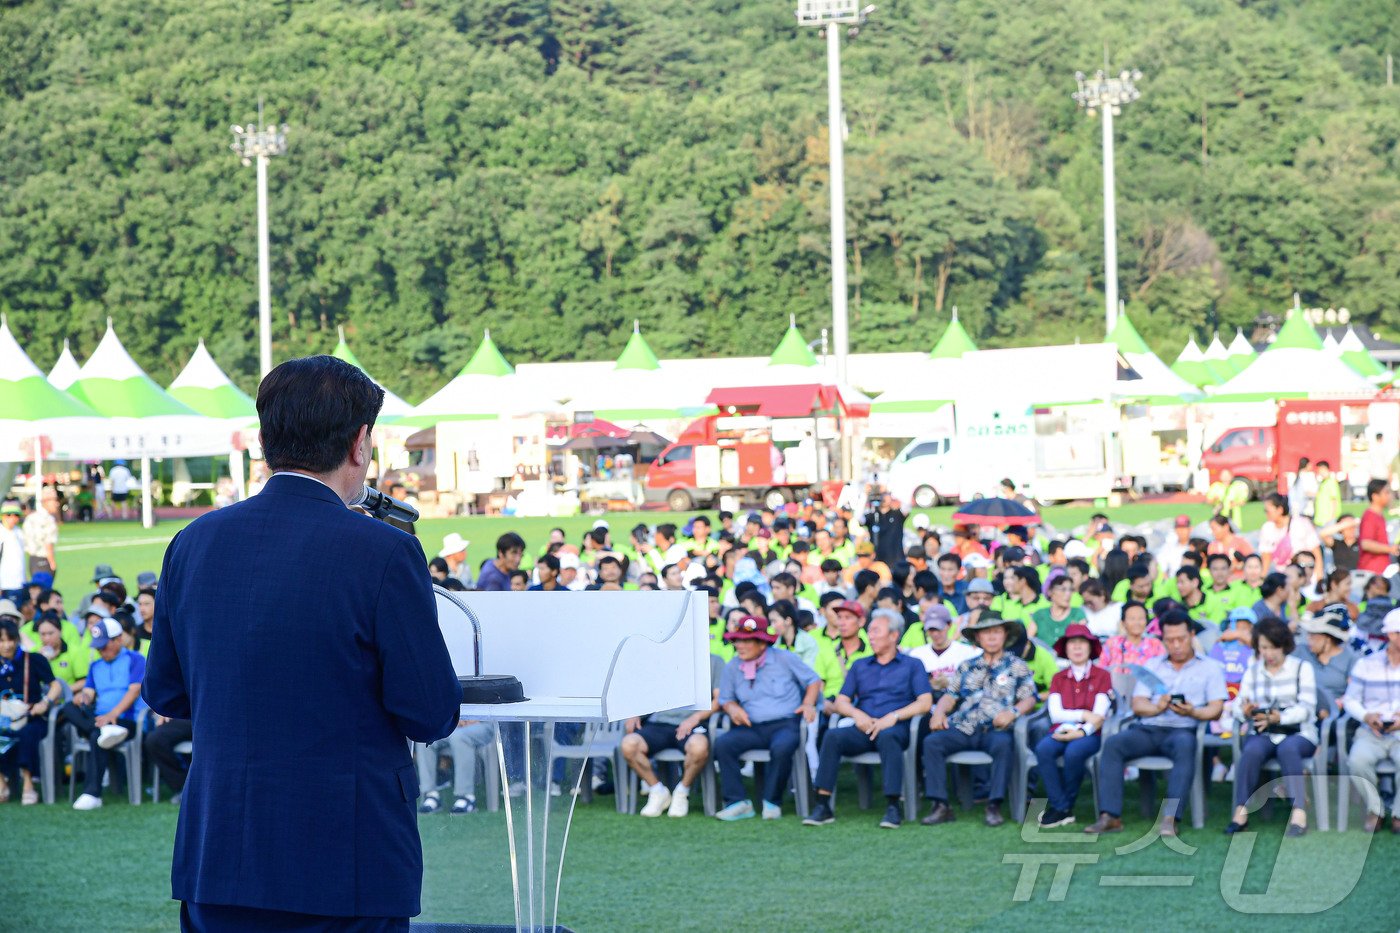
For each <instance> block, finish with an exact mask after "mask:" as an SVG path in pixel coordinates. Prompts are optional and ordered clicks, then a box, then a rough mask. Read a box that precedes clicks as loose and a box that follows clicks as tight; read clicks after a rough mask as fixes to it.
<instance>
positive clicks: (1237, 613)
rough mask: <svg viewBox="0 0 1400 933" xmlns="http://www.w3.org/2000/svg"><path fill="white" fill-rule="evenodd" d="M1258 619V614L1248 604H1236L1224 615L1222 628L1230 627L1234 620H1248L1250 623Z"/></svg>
mask: <svg viewBox="0 0 1400 933" xmlns="http://www.w3.org/2000/svg"><path fill="white" fill-rule="evenodd" d="M1258 621H1259V615H1258V613H1256V612H1255V611H1254V610H1253V609H1251V608H1249V607H1248V606H1238V607H1236V608H1234V609H1231V610H1230V614H1229V615H1228V616H1226V617H1225V624H1224V625H1222V626H1221V628H1222V629H1227V628H1231V627H1233V626H1234V624H1235V623H1236V622H1248V623H1249V624H1250V625H1253V624H1255V623H1256V622H1258Z"/></svg>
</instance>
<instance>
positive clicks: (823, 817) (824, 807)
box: [802, 797, 836, 826]
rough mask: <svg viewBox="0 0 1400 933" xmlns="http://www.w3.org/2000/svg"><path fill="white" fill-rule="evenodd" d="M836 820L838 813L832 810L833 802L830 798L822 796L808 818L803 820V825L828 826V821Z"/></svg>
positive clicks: (833, 821)
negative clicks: (831, 802)
mask: <svg viewBox="0 0 1400 933" xmlns="http://www.w3.org/2000/svg"><path fill="white" fill-rule="evenodd" d="M835 822H836V814H835V813H832V812H831V804H830V802H829V801H828V798H826V797H822V798H821V799H820V800H818V801H817V805H816V806H815V807H813V808H812V810H811V812H810V813H808V814H807V818H806V819H805V820H803V821H802V825H803V826H826V825H827V824H828V823H835Z"/></svg>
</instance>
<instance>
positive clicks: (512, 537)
mask: <svg viewBox="0 0 1400 933" xmlns="http://www.w3.org/2000/svg"><path fill="white" fill-rule="evenodd" d="M523 550H525V539H524V538H522V537H520V535H518V534H516V533H515V532H513V531H507V532H506V533H505V534H503V535H501V536H500V537H499V538H497V539H496V556H497V557H500V556H501V555H503V554H505V553H507V552H509V551H523Z"/></svg>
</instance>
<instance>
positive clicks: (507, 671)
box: [413, 589, 710, 933]
mask: <svg viewBox="0 0 1400 933" xmlns="http://www.w3.org/2000/svg"><path fill="white" fill-rule="evenodd" d="M436 596H437V606H438V621H439V623H440V624H441V626H442V632H443V637H444V639H445V640H446V642H447V648H448V650H449V652H451V654H452V660H453V664H454V666H455V668H456V670H457V673H458V676H459V677H460V678H463V680H464V690H466V691H467V692H470V691H471V687H470V686H469V684H470V683H471V682H472V681H474V680H476V679H477V675H481V674H485V675H511V676H513V677H515V678H518V680H519V682H520V687H521V688H523V690H522V692H523V694H524V697H525V699H523V700H517V701H515V702H483V703H465V702H464V703H463V705H462V712H461V718H462V720H463V721H467V722H482V723H486V724H489V726H490V741H489V742H488V743H487V744H486V745H484V746H483V747H481V748H480V749H478V750H475V752H474V753H475V755H476V760H473V761H463V762H458V761H456V760H455V758H454V760H453V761H452V767H453V768H454V769H458V768H462V767H464V766H465V767H469V768H472V769H474V772H475V770H477V769H479V770H480V777H479V778H478V779H477V781H476V787H475V796H476V802H477V812H475V813H469V814H463V815H458V814H452V813H448V812H446V811H447V810H448V809H449V807H450V804H451V801H452V799H453V791H452V788H451V786H450V784H449V786H448V787H447V788H445V789H444V790H443V801H444V804H443V809H442V810H441V811H439V812H438V813H434V814H431V815H422V816H420V817H419V832H420V834H421V836H422V839H423V850H424V886H423V914H422V916H421V917H420V918H419V921H418V922H415V923H414V924H413V928H414V930H417V931H420V933H438V931H442V933H446V931H453V933H466V931H487V930H529V931H550V933H554V931H560V933H562V931H563V930H564V929H565V928H564V927H561V926H559V925H558V914H559V894H560V889H561V886H562V879H563V865H564V854H565V850H566V846H567V843H568V838H569V830H570V825H571V823H572V819H573V812H574V805H575V802H576V801H577V800H578V797H579V796H580V793H581V792H583V791H585V789H586V788H587V786H588V783H589V782H590V780H591V770H592V768H591V767H590V762H589V758H590V757H591V758H592V760H593V762H594V763H595V766H596V763H598V762H599V761H600V760H602V761H611V762H613V763H614V766H615V767H616V762H617V755H616V748H617V743H618V740H619V739H620V737H621V736H620V733H619V732H618V731H616V729H615V728H613V729H610V728H609V727H608V726H609V724H610V723H620V722H621V721H622V720H625V719H627V718H630V717H632V716H641V715H645V714H647V713H654V712H658V711H660V710H665V709H675V708H678V707H693V708H697V709H707V708H709V705H710V668H709V645H708V637H709V636H708V617H707V612H706V600H705V598H704V594H703V593H701V594H698V595H697V594H695V593H691V592H583V593H572V592H570V593H454V592H448V591H446V590H441V589H437V590H436ZM477 682H479V680H477ZM492 689H494V684H493V685H492ZM486 692H488V693H489V692H492V691H491V690H488V691H486ZM464 757H469V754H466V755H464ZM625 777H626V776H625V774H616V775H614V783H615V785H616V788H617V792H618V793H621V792H622V788H623V786H625V784H626V780H625ZM430 784H431V786H424V787H423V788H422V789H423V790H424V791H427V790H430V789H432V787H433V786H437V783H436V781H431V782H430ZM512 919H513V922H512Z"/></svg>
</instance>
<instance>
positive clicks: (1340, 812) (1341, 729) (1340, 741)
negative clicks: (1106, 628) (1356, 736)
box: [1333, 713, 1397, 833]
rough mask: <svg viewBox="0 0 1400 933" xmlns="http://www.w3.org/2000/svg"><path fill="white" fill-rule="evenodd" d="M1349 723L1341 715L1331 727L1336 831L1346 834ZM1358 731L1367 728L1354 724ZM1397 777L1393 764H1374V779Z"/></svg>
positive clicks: (1382, 762) (1347, 817)
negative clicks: (1334, 737)
mask: <svg viewBox="0 0 1400 933" xmlns="http://www.w3.org/2000/svg"><path fill="white" fill-rule="evenodd" d="M1351 723H1356V720H1355V719H1353V718H1352V717H1351V716H1350V715H1348V714H1346V713H1343V714H1342V715H1341V717H1340V718H1339V719H1338V720H1337V724H1336V725H1335V726H1334V727H1333V728H1334V729H1336V730H1337V777H1338V780H1337V831H1338V832H1343V833H1344V832H1346V830H1347V823H1348V822H1349V818H1350V816H1351V794H1352V789H1353V788H1352V786H1351V784H1352V781H1351V768H1350V767H1348V765H1347V746H1348V744H1349V741H1348V735H1349V728H1350V724H1351ZM1356 725H1357V728H1358V729H1365V728H1368V727H1367V726H1366V725H1365V724H1364V723H1356ZM1387 774H1389V775H1391V777H1393V778H1395V777H1397V771H1396V768H1395V762H1394V761H1392V760H1390V759H1388V758H1387V759H1384V760H1383V761H1380V762H1378V763H1377V764H1376V777H1378V778H1379V777H1384V776H1385V775H1387Z"/></svg>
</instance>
